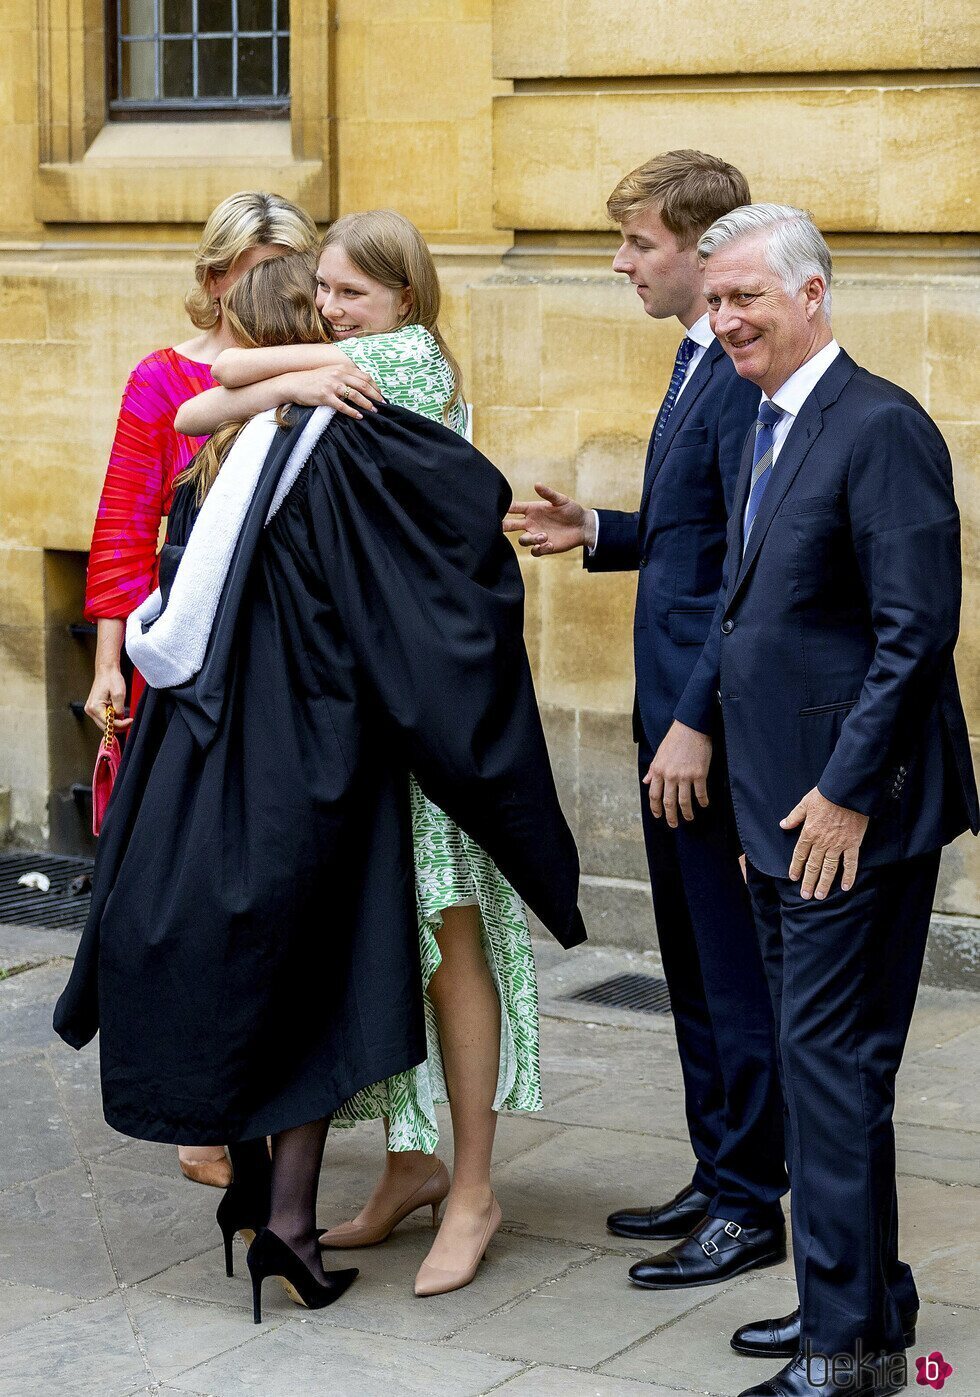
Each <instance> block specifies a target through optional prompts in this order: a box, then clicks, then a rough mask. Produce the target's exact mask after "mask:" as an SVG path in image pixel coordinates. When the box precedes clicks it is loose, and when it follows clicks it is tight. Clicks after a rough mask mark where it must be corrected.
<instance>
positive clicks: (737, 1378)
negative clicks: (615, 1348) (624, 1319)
mask: <svg viewBox="0 0 980 1397" xmlns="http://www.w3.org/2000/svg"><path fill="white" fill-rule="evenodd" d="M795 1304H796V1286H795V1283H794V1282H793V1281H792V1279H791V1278H789V1277H786V1276H776V1275H775V1273H774V1272H773V1271H769V1272H759V1273H757V1274H756V1275H754V1276H749V1277H748V1278H747V1279H739V1280H736V1281H734V1282H732V1283H730V1284H729V1285H727V1286H717V1287H716V1286H712V1287H711V1288H710V1289H706V1290H702V1291H700V1293H699V1303H698V1304H697V1305H695V1306H694V1307H692V1308H691V1309H689V1310H687V1311H686V1313H684V1314H682V1315H680V1316H679V1317H678V1318H677V1319H676V1320H675V1321H674V1323H672V1324H668V1325H665V1326H664V1327H663V1328H661V1329H659V1330H658V1331H657V1332H656V1333H655V1334H653V1335H652V1336H651V1337H650V1338H649V1339H645V1340H644V1341H643V1342H642V1343H639V1344H635V1345H634V1346H633V1347H632V1348H631V1349H628V1350H627V1351H626V1352H624V1353H621V1354H618V1355H617V1356H616V1357H615V1358H611V1359H610V1360H609V1361H608V1362H607V1363H604V1364H602V1366H601V1369H600V1371H601V1372H603V1373H611V1374H614V1375H616V1376H618V1377H626V1378H636V1379H639V1380H641V1381H643V1382H658V1383H662V1384H663V1385H664V1386H666V1387H680V1388H682V1389H683V1388H690V1389H692V1390H694V1391H706V1392H711V1393H718V1394H725V1395H726V1397H727V1394H729V1393H738V1392H741V1391H742V1390H743V1389H744V1388H746V1387H750V1386H751V1385H752V1383H754V1382H759V1381H761V1380H762V1379H763V1378H765V1377H768V1376H769V1375H770V1374H771V1373H773V1372H775V1371H776V1370H777V1368H778V1367H779V1364H778V1363H773V1361H772V1359H768V1360H756V1359H751V1358H742V1357H741V1356H740V1355H738V1354H736V1353H733V1352H732V1349H731V1348H730V1346H729V1340H730V1339H731V1336H732V1334H733V1333H734V1332H735V1330H736V1329H737V1328H738V1326H739V1325H740V1324H745V1323H747V1322H748V1321H749V1320H752V1319H760V1318H763V1317H765V1316H768V1315H784V1314H787V1313H788V1311H790V1310H792V1309H793V1308H794V1306H795Z"/></svg>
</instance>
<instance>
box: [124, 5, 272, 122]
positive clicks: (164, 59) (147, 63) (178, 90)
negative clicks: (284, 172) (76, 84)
mask: <svg viewBox="0 0 980 1397" xmlns="http://www.w3.org/2000/svg"><path fill="white" fill-rule="evenodd" d="M108 3H109V21H110V24H109V29H110V34H111V37H112V41H113V48H114V50H115V52H114V54H113V55H112V56H113V59H114V66H113V84H112V89H113V90H112V93H111V98H110V108H111V110H112V112H113V114H114V115H126V114H130V113H133V114H138V113H140V112H148V113H165V112H174V113H179V112H184V113H187V112H195V111H212V112H221V111H227V112H229V113H239V112H241V111H243V110H254V111H258V112H260V113H263V112H264V113H265V114H268V115H273V114H278V113H280V112H282V113H284V112H286V111H287V110H288V107H289V0H108Z"/></svg>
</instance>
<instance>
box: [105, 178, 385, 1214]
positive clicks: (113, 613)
mask: <svg viewBox="0 0 980 1397" xmlns="http://www.w3.org/2000/svg"><path fill="white" fill-rule="evenodd" d="M316 244H317V230H316V225H315V224H314V222H313V220H312V219H311V218H310V217H309V215H308V214H306V213H304V212H303V210H302V209H299V208H297V207H296V205H295V204H291V203H290V202H289V200H288V199H283V198H281V197H280V196H279V195H278V194H263V193H257V192H254V191H246V192H242V193H240V194H233V195H232V196H231V197H230V198H228V199H225V200H224V201H223V202H222V203H220V204H219V205H218V207H217V208H216V209H215V210H214V212H213V213H212V215H211V217H210V218H209V219H208V221H207V223H206V225H205V228H204V233H203V235H202V238H201V242H200V245H199V247H198V249H197V254H196V259H195V265H194V275H195V277H196V279H197V285H196V286H195V288H194V290H193V291H192V292H191V293H190V295H189V296H188V297H187V300H186V302H185V304H186V307H187V313H188V315H189V316H190V318H191V321H192V322H193V324H194V326H195V328H196V330H197V331H198V333H197V334H195V335H194V336H192V338H190V339H188V340H185V341H184V342H183V343H181V344H179V345H177V346H175V347H174V348H172V349H158V350H156V351H154V353H152V354H149V355H147V357H146V358H145V359H142V360H140V362H139V363H138V364H137V365H136V367H135V369H134V370H133V372H132V373H131V374H130V376H129V382H128V383H127V384H126V389H125V392H124V394H123V400H122V406H121V408H120V411H119V421H118V424H117V426H116V435H115V439H114V441H113V443H112V450H111V452H110V455H109V466H108V470H107V471H106V478H105V484H104V486H103V488H102V495H101V498H100V500H99V509H98V514H97V516H96V521H95V532H94V534H93V537H92V549H91V553H90V555H89V568H88V581H87V586H86V592H85V615H86V617H87V619H88V620H90V621H95V622H96V625H97V630H98V638H97V642H96V652H95V678H94V681H93V684H92V689H91V692H90V694H89V696H88V700H87V701H86V704H85V711H86V713H87V714H88V715H89V717H90V718H92V720H93V721H94V722H95V723H96V724H97V725H98V726H99V728H101V727H102V726H103V724H104V722H105V710H106V705H107V704H110V703H111V704H112V706H113V708H114V709H115V710H116V712H117V713H118V714H119V715H120V717H119V718H117V719H116V727H117V728H127V727H128V726H129V724H130V722H131V721H132V719H131V718H127V717H123V716H122V714H123V713H124V710H125V708H126V683H125V680H124V679H123V675H122V670H121V668H120V656H121V653H122V645H123V638H124V635H125V631H126V618H127V617H128V616H129V614H130V612H131V611H134V610H135V609H136V607H137V606H139V605H140V603H141V602H143V601H145V600H146V598H147V597H148V596H149V595H150V593H151V592H152V591H153V589H154V587H155V586H156V583H157V542H158V538H159V533H160V522H161V520H162V519H163V518H164V517H165V516H166V515H167V514H168V513H169V512H170V503H171V499H172V497H173V488H174V480H175V478H176V477H177V476H178V475H179V474H180V472H181V471H182V470H183V469H184V467H185V466H186V465H187V463H188V461H189V460H190V459H191V457H192V456H193V455H194V453H195V451H196V450H197V448H198V447H199V446H200V444H201V441H202V440H203V438H196V437H185V436H181V435H180V434H179V433H178V432H176V431H175V430H174V416H175V414H176V412H177V409H178V408H179V407H180V405H181V403H183V402H186V401H187V399H188V398H192V397H194V396H195V395H196V394H197V393H200V392H202V391H203V390H204V389H205V388H211V387H213V386H214V379H213V378H212V377H211V365H212V364H213V363H214V361H215V359H216V358H217V357H218V355H219V354H220V353H221V351H222V350H223V349H227V348H229V347H230V346H231V345H233V344H234V340H233V339H232V337H231V335H230V334H229V333H228V331H227V328H226V326H225V323H224V318H223V316H222V313H221V297H222V295H223V294H224V293H225V292H226V291H227V290H228V288H229V287H230V286H231V285H232V284H233V283H234V282H235V281H236V280H237V279H238V277H240V276H241V275H242V273H243V272H246V271H247V270H248V269H249V268H250V267H254V266H255V265H256V263H257V262H261V261H263V260H264V259H265V258H267V257H277V256H279V255H281V254H282V253H285V252H290V251H292V252H309V251H312V249H313V248H314V247H315V246H316ZM333 372H334V377H335V378H336V384H335V385H332V386H333V387H335V390H336V395H339V394H341V393H342V392H343V391H344V390H345V389H347V388H350V389H356V390H359V391H362V390H363V388H364V386H365V384H366V383H370V380H369V379H368V378H367V375H365V374H364V373H362V372H361V371H360V370H359V369H356V368H355V367H354V365H353V364H351V365H350V367H349V369H347V370H345V369H342V368H340V369H337V370H335V371H333ZM322 377H323V374H322V372H321V378H322ZM324 391H325V388H324V384H323V383H322V382H321V383H320V385H319V389H318V397H317V401H318V402H319V401H322V400H323V397H322V395H323V392H324ZM331 396H334V395H331ZM337 406H338V408H339V410H341V411H350V409H348V408H347V407H346V406H345V405H343V404H341V403H340V401H339V397H338V402H337ZM142 689H143V681H142V678H141V676H139V675H138V674H136V675H134V676H133V686H132V693H131V695H130V710H131V711H133V710H135V707H136V704H137V702H138V701H139V696H140V693H141V692H142ZM202 1031H206V1030H204V1029H202ZM179 1156H180V1167H181V1169H182V1171H183V1172H184V1174H185V1175H186V1176H187V1177H188V1178H189V1179H193V1180H195V1181H196V1182H199V1183H207V1184H213V1185H215V1186H216V1187H219V1188H225V1187H227V1185H228V1184H229V1182H230V1180H231V1167H230V1165H229V1163H228V1160H227V1157H226V1155H225V1152H224V1150H223V1149H221V1148H219V1147H201V1146H194V1147H193V1148H190V1147H184V1146H181V1147H180V1149H179Z"/></svg>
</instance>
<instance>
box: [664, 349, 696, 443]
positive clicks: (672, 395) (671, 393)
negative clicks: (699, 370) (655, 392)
mask: <svg viewBox="0 0 980 1397" xmlns="http://www.w3.org/2000/svg"><path fill="white" fill-rule="evenodd" d="M697 347H698V346H697V341H695V340H692V339H691V338H690V337H689V336H687V335H685V336H684V338H683V339H682V340H681V342H680V344H679V345H678V346H677V358H676V359H675V360H674V372H673V373H672V374H671V376H670V383H669V385H668V387H667V396H666V397H665V398H664V400H663V402H662V403H661V404H660V411H659V412H658V413H657V421H656V425H655V426H654V429H653V444H654V446H656V445H657V443H658V442H659V440H660V438H661V437H662V436H663V432H664V428H665V427H666V425H667V419H668V418H669V417H670V414H671V410H672V409H673V406H674V404H675V403H676V402H677V395H678V393H679V392H680V391H681V385H682V384H683V382H684V378H685V375H686V374H687V366H688V364H689V363H690V362H691V358H692V357H693V354H694V351H695V350H696V349H697Z"/></svg>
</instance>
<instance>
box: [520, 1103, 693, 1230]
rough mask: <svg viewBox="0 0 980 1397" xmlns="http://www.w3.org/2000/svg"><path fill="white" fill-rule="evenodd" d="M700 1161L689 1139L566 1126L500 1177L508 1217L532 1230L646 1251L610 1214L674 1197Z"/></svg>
mask: <svg viewBox="0 0 980 1397" xmlns="http://www.w3.org/2000/svg"><path fill="white" fill-rule="evenodd" d="M693 1168H694V1156H693V1153H692V1151H691V1147H690V1145H689V1144H688V1143H687V1142H686V1141H679V1140H670V1139H665V1138H661V1137H658V1136H653V1135H639V1134H635V1135H633V1134H625V1133H623V1132H619V1131H611V1130H601V1129H597V1128H594V1127H590V1126H567V1127H566V1128H565V1129H564V1130H563V1131H562V1132H561V1134H560V1135H557V1136H555V1137H554V1138H553V1139H551V1140H547V1141H546V1142H545V1143H544V1144H543V1145H541V1146H539V1147H538V1148H537V1149H536V1150H532V1151H530V1153H528V1154H525V1155H522V1156H521V1157H520V1158H519V1159H516V1160H514V1162H513V1163H511V1164H505V1165H504V1166H503V1167H502V1168H501V1169H499V1170H498V1171H497V1172H496V1176H495V1177H496V1179H497V1184H496V1188H497V1192H498V1194H499V1196H500V1197H501V1199H502V1200H503V1199H506V1200H507V1201H506V1208H507V1216H508V1218H511V1219H513V1221H514V1223H515V1224H519V1225H520V1226H521V1227H522V1228H523V1230H524V1231H525V1232H526V1233H528V1234H529V1235H533V1236H537V1237H557V1238H563V1239H564V1240H566V1241H569V1242H580V1243H581V1242H585V1243H586V1244H588V1245H590V1246H596V1247H600V1248H603V1249H608V1250H614V1251H625V1252H627V1253H629V1254H632V1255H636V1256H644V1255H646V1251H648V1250H649V1249H648V1248H647V1249H646V1250H645V1249H644V1247H643V1244H642V1243H640V1244H639V1246H637V1244H636V1243H635V1242H631V1241H628V1240H626V1239H624V1238H620V1237H612V1236H610V1234H609V1233H608V1232H607V1231H606V1218H607V1217H608V1215H609V1214H610V1213H611V1212H613V1211H614V1210H615V1209H617V1208H623V1207H632V1206H634V1205H635V1206H641V1205H642V1204H643V1202H644V1200H652V1199H655V1198H663V1199H667V1198H672V1197H673V1196H674V1194H675V1193H677V1191H678V1190H679V1189H681V1188H683V1187H684V1186H685V1185H686V1184H687V1183H689V1182H690V1179H691V1174H692V1172H693ZM556 1200H560V1204H559V1205H558V1206H556Z"/></svg>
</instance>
